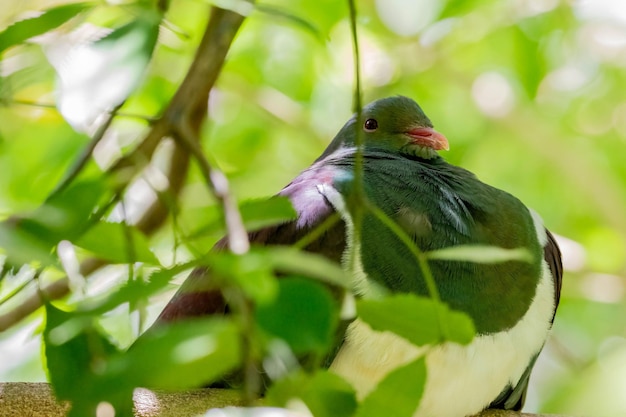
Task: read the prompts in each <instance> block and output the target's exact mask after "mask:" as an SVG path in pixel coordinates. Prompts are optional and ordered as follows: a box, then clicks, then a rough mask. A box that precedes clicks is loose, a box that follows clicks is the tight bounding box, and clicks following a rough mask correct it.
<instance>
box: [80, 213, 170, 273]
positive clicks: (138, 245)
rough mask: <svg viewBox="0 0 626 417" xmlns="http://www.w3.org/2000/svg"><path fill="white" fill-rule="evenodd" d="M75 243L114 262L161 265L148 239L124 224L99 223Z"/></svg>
mask: <svg viewBox="0 0 626 417" xmlns="http://www.w3.org/2000/svg"><path fill="white" fill-rule="evenodd" d="M74 243H75V244H76V245H77V246H80V247H81V248H83V249H87V250H88V251H90V252H93V254H94V255H96V256H98V257H100V258H103V259H107V260H109V261H112V262H118V263H132V262H146V263H149V264H156V265H158V264H159V261H158V260H157V258H156V256H154V254H153V253H152V252H151V251H150V247H149V245H148V240H147V239H146V237H145V236H144V235H143V234H142V233H141V232H140V231H138V230H137V229H136V228H134V227H131V226H128V225H125V224H122V223H107V222H98V223H96V224H95V225H94V226H93V227H92V228H90V229H89V230H88V231H87V232H86V233H85V234H84V235H82V236H81V237H80V238H79V239H78V240H77V241H76V242H74Z"/></svg>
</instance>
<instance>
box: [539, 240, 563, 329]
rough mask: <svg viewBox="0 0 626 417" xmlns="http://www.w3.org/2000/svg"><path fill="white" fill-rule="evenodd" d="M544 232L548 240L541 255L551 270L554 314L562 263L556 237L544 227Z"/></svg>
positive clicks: (559, 286) (559, 297)
mask: <svg viewBox="0 0 626 417" xmlns="http://www.w3.org/2000/svg"><path fill="white" fill-rule="evenodd" d="M546 234H547V235H548V242H547V243H546V245H545V246H544V248H543V257H544V259H545V260H546V262H547V263H548V266H549V267H550V272H552V279H553V281H554V314H556V308H557V307H558V305H559V301H560V299H561V284H562V282H563V263H562V261H561V250H560V249H559V245H557V243H556V239H555V238H554V236H553V235H552V233H550V231H549V230H548V229H546ZM554 314H553V315H552V321H554Z"/></svg>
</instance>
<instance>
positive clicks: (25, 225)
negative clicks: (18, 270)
mask: <svg viewBox="0 0 626 417" xmlns="http://www.w3.org/2000/svg"><path fill="white" fill-rule="evenodd" d="M103 191H104V187H103V184H102V182H100V181H97V180H96V181H83V182H79V183H75V184H73V185H72V186H71V187H69V188H68V189H66V190H65V191H64V192H63V193H61V194H59V195H58V196H56V197H55V198H54V199H51V200H50V201H48V202H46V203H44V204H43V205H41V206H40V207H39V208H37V210H35V211H34V212H33V213H31V214H29V215H27V216H25V217H22V218H19V217H14V218H11V219H9V220H6V221H4V222H2V223H0V247H2V248H5V250H6V251H7V255H8V257H9V262H11V263H13V264H16V265H20V264H27V263H29V262H32V261H39V262H42V263H43V264H44V265H51V264H53V263H55V262H56V259H55V257H54V256H53V254H52V251H53V248H54V247H55V246H56V245H57V244H58V243H59V242H60V241H61V240H66V239H67V240H71V239H75V238H77V237H79V236H80V235H81V234H82V233H84V231H85V229H86V228H88V227H89V221H88V218H89V216H90V214H91V213H92V212H93V210H94V208H95V207H96V204H97V202H98V200H99V199H100V198H101V196H102V193H103Z"/></svg>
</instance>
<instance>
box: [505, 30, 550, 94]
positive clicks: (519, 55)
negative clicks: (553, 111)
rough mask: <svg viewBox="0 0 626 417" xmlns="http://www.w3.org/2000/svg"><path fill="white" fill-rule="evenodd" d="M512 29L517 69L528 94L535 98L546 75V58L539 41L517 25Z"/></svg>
mask: <svg viewBox="0 0 626 417" xmlns="http://www.w3.org/2000/svg"><path fill="white" fill-rule="evenodd" d="M512 30H513V44H514V47H513V50H514V51H515V54H514V62H515V69H516V70H517V75H518V77H519V80H520V81H521V83H522V86H523V87H524V90H525V91H526V94H527V96H528V97H530V98H531V99H534V98H535V96H536V95H537V88H538V87H539V83H540V82H541V80H543V78H544V77H545V75H546V60H545V58H544V56H543V54H541V53H540V50H539V43H538V42H536V41H533V40H532V39H530V38H529V37H528V36H526V35H525V34H524V32H523V31H522V30H521V29H520V28H519V27H517V26H514V27H513V28H512Z"/></svg>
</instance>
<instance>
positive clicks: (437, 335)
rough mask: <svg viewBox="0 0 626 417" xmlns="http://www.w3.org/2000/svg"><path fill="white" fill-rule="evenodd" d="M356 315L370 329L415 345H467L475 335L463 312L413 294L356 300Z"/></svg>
mask: <svg viewBox="0 0 626 417" xmlns="http://www.w3.org/2000/svg"><path fill="white" fill-rule="evenodd" d="M437 310H438V311H437ZM357 314H358V316H359V318H360V319H361V320H363V321H364V322H366V323H367V324H369V325H370V327H371V328H372V329H374V330H377V331H390V332H393V333H395V334H397V335H398V336H400V337H403V338H405V339H406V340H408V341H409V342H411V343H413V344H414V345H416V346H422V345H428V344H435V343H441V342H443V341H450V342H456V343H460V344H468V343H469V342H471V341H472V338H473V337H474V334H475V333H476V331H475V329H474V324H473V322H472V320H471V319H470V317H469V316H467V315H466V314H465V313H462V312H460V311H454V310H450V308H449V307H448V306H447V305H445V304H443V303H437V302H435V301H433V300H431V299H430V298H425V297H418V296H416V295H413V294H398V295H393V296H389V297H385V298H383V299H381V300H358V301H357ZM440 320H441V321H440ZM442 327H443V328H442Z"/></svg>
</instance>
